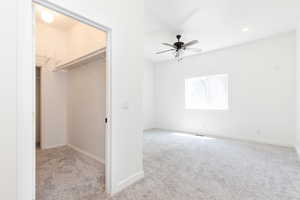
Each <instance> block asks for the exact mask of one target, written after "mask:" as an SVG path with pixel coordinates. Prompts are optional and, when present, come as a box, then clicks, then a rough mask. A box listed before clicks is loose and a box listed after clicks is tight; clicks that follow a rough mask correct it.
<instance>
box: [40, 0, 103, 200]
mask: <svg viewBox="0 0 300 200" xmlns="http://www.w3.org/2000/svg"><path fill="white" fill-rule="evenodd" d="M35 9H36V24H35V30H36V32H35V34H36V66H37V67H36V113H37V114H36V146H37V150H36V199H40V200H44V199H70V198H72V197H73V196H77V197H79V198H80V199H87V198H89V196H90V195H94V193H102V194H103V193H104V190H105V165H104V163H105V132H106V125H105V118H106V56H105V51H106V33H105V32H104V31H102V30H99V29H97V28H95V27H92V26H90V25H87V24H84V23H82V22H80V21H77V20H75V19H72V18H71V17H68V16H65V15H63V14H60V13H58V12H55V11H53V10H50V9H47V8H45V7H42V6H39V5H35ZM87 187H89V189H88V190H87V189H86V188H87Z"/></svg>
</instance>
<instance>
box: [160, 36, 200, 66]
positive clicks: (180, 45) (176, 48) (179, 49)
mask: <svg viewBox="0 0 300 200" xmlns="http://www.w3.org/2000/svg"><path fill="white" fill-rule="evenodd" d="M176 38H177V42H175V43H174V44H169V43H162V44H163V45H165V46H168V47H172V49H167V50H163V51H159V52H156V54H162V53H167V52H173V54H174V57H175V59H176V60H178V61H180V60H182V56H183V53H184V52H185V51H186V50H188V51H193V52H201V51H202V50H201V49H199V48H190V46H192V45H195V44H197V43H198V42H199V41H198V40H192V41H190V42H187V43H184V42H182V41H180V38H181V35H177V36H176Z"/></svg>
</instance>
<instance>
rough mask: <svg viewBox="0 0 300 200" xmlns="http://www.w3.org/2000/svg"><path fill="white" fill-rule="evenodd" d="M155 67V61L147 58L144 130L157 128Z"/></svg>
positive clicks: (144, 88) (144, 89) (145, 68)
mask: <svg viewBox="0 0 300 200" xmlns="http://www.w3.org/2000/svg"><path fill="white" fill-rule="evenodd" d="M154 68H155V65H154V64H153V63H151V62H150V61H146V60H145V65H144V84H143V86H144V87H143V113H144V130H146V129H151V128H155V119H154V115H155V106H154V73H155V72H154Z"/></svg>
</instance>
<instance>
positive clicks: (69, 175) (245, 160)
mask: <svg viewBox="0 0 300 200" xmlns="http://www.w3.org/2000/svg"><path fill="white" fill-rule="evenodd" d="M37 154H38V155H37V165H38V175H37V179H38V183H39V186H38V188H37V189H38V199H39V200H54V199H55V200H62V199H64V200H102V199H110V200H299V199H300V173H299V172H300V162H299V158H298V156H297V154H296V153H295V151H294V150H293V149H291V148H285V147H277V146H272V145H263V144H256V143H248V142H240V141H235V140H226V139H214V138H208V137H199V136H193V135H188V134H183V133H175V132H167V131H160V130H151V131H146V132H145V133H144V171H145V179H143V180H141V181H139V182H138V183H136V184H134V185H132V186H130V187H128V188H127V189H125V190H124V191H122V192H121V193H118V194H117V195H115V196H114V197H113V198H109V197H106V196H105V194H104V192H103V191H104V166H103V165H101V164H99V163H97V162H95V161H93V160H91V159H89V158H87V157H85V156H84V155H81V154H79V153H77V152H75V151H73V150H72V149H70V148H68V147H62V148H57V149H51V150H47V151H38V153H37Z"/></svg>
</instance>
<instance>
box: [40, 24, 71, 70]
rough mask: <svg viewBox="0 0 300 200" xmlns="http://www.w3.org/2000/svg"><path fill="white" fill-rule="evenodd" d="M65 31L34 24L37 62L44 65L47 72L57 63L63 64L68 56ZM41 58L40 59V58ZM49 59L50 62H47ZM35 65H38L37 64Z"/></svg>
mask: <svg viewBox="0 0 300 200" xmlns="http://www.w3.org/2000/svg"><path fill="white" fill-rule="evenodd" d="M69 38H70V35H69V34H68V32H67V31H65V30H62V29H59V28H56V27H53V26H51V24H45V23H41V22H37V23H36V55H37V60H38V61H41V63H43V62H44V63H46V64H47V67H49V70H51V69H53V67H55V66H56V64H57V63H61V62H65V60H66V59H67V58H68V55H69V49H68V41H69ZM41 57H42V58H41ZM49 58H50V60H48V59H49ZM37 64H40V63H39V62H37Z"/></svg>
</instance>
